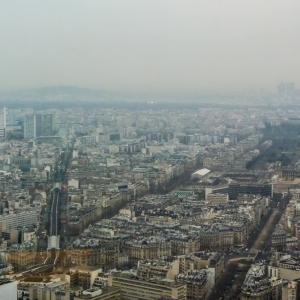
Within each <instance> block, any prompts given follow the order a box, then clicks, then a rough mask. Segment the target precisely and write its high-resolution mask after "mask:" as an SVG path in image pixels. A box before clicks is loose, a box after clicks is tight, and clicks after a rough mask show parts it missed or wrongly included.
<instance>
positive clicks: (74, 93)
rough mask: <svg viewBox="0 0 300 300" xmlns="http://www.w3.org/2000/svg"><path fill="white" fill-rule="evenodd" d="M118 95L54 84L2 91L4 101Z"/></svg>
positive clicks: (94, 98)
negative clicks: (36, 87)
mask: <svg viewBox="0 0 300 300" xmlns="http://www.w3.org/2000/svg"><path fill="white" fill-rule="evenodd" d="M115 97H117V95H116V94H114V93H111V92H106V91H99V90H93V89H87V88H78V87H73V86H54V87H44V88H38V89H29V90H14V91H5V92H0V101H1V102H2V103H3V102H7V101H8V102H10V101H12V102H21V101H26V102H28V101H29V102H49V101H53V102H56V101H62V102H66V101H68V102H73V101H76V102H77V101H107V100H112V98H115Z"/></svg>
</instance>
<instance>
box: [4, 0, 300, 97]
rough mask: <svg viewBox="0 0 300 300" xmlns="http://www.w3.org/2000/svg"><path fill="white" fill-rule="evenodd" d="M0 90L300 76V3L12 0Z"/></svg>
mask: <svg viewBox="0 0 300 300" xmlns="http://www.w3.org/2000/svg"><path fill="white" fill-rule="evenodd" d="M0 26H1V30H0V41H1V47H0V55H1V68H0V82H1V86H0V90H2V91H3V90H11V89H30V88H40V87H47V86H55V85H68V86H78V87H87V88H93V89H99V90H105V91H107V90H108V91H122V92H123V91H133V92H141V91H142V92H144V91H146V92H149V91H152V92H153V91H155V92H168V93H169V92H170V93H177V92H180V93H182V92H183V93H184V92H189V93H191V92H193V93H198V92H200V93H201V92H203V91H204V92H205V91H208V92H215V91H227V90H235V91H245V90H249V89H261V88H264V89H265V90H267V91H271V92H275V91H276V87H277V85H278V83H279V82H281V81H282V80H284V81H292V82H295V83H297V82H300V75H299V74H300V73H299V72H298V70H299V68H300V57H299V56H300V54H299V37H300V2H299V1H292V0H286V1H258V0H254V1H233V0H227V1H170V0H164V1H158V0H153V1H140V0H128V1H124V0H103V1H98V0H90V1H73V0H67V1H58V0H53V1H46V2H45V1H32V0H28V1H20V0H16V1H8V2H6V3H5V4H4V3H2V5H1V10H0Z"/></svg>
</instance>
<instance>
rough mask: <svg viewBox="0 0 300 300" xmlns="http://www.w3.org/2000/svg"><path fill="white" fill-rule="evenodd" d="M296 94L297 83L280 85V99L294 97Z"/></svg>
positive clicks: (282, 83)
mask: <svg viewBox="0 0 300 300" xmlns="http://www.w3.org/2000/svg"><path fill="white" fill-rule="evenodd" d="M294 93H295V83H294V82H281V83H280V84H279V85H278V97H283V96H289V97H290V96H293V95H294Z"/></svg>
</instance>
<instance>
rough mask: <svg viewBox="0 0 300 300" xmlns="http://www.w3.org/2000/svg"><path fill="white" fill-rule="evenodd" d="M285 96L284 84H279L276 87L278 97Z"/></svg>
mask: <svg viewBox="0 0 300 300" xmlns="http://www.w3.org/2000/svg"><path fill="white" fill-rule="evenodd" d="M284 95H285V83H284V82H281V83H280V84H279V85H278V97H282V96H284Z"/></svg>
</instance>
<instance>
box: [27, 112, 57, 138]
mask: <svg viewBox="0 0 300 300" xmlns="http://www.w3.org/2000/svg"><path fill="white" fill-rule="evenodd" d="M51 135H52V114H33V115H26V116H25V123H24V137H25V138H26V139H33V138H36V137H40V136H51Z"/></svg>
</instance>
